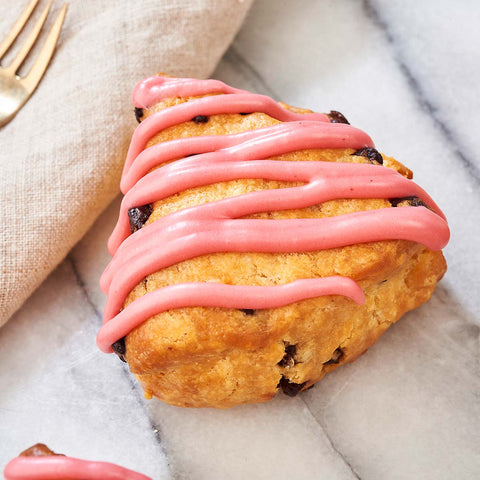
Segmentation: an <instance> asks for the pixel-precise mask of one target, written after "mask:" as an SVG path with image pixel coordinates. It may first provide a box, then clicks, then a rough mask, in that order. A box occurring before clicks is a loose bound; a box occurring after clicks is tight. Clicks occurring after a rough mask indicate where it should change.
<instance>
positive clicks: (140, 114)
mask: <svg viewBox="0 0 480 480" xmlns="http://www.w3.org/2000/svg"><path fill="white" fill-rule="evenodd" d="M134 112H135V118H136V119H137V122H138V123H140V122H141V121H142V117H143V108H138V107H135V110H134Z"/></svg>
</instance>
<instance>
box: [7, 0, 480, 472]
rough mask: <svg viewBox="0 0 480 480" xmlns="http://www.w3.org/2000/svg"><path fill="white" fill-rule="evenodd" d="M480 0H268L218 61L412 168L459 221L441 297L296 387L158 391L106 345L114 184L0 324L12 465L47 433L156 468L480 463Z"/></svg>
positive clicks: (453, 466)
mask: <svg viewBox="0 0 480 480" xmlns="http://www.w3.org/2000/svg"><path fill="white" fill-rule="evenodd" d="M474 6H475V2H474V1H473V0H466V1H465V2H461V3H459V2H456V3H454V4H452V3H451V2H447V1H446V0H441V1H439V2H437V1H434V0H426V1H424V2H420V3H419V2H416V1H415V0H405V2H381V1H378V0H347V1H344V2H332V1H329V0H315V1H310V0H298V1H297V2H289V1H287V0H257V2H256V3H255V4H254V6H253V8H252V10H251V12H250V14H249V16H248V18H247V20H246V22H245V24H244V26H243V28H242V30H241V31H240V33H239V35H238V36H237V38H236V40H235V42H234V44H233V45H232V46H231V48H230V49H229V50H228V51H227V52H226V54H225V56H224V58H223V60H222V62H221V63H220V65H219V66H218V68H217V70H216V71H215V72H214V74H213V76H214V77H215V78H218V79H220V80H222V81H225V82H226V83H230V84H232V85H234V86H236V87H239V88H245V89H249V90H252V91H255V92H257V93H263V94H267V95H270V96H273V97H274V98H277V99H279V100H282V101H285V102H287V103H290V104H292V105H297V106H303V107H307V108H312V109H315V110H317V111H323V112H326V111H329V110H332V109H333V110H340V111H341V112H342V113H344V114H345V115H346V117H347V118H348V119H349V120H350V122H351V123H352V124H353V125H355V126H358V127H360V128H362V129H363V130H365V131H367V132H368V133H369V134H370V135H371V136H372V138H373V139H374V141H375V143H376V145H377V147H378V148H379V149H380V150H381V151H383V152H385V153H386V154H389V155H393V156H395V157H396V158H397V159H398V160H400V161H402V162H403V163H405V164H406V165H407V166H409V167H411V168H412V169H413V170H414V172H415V178H416V181H417V182H418V183H419V184H420V185H421V186H422V187H424V188H425V189H426V190H427V191H428V192H429V193H430V194H431V195H432V197H433V198H434V199H435V200H436V201H438V203H439V205H440V207H441V208H442V209H443V210H444V212H445V213H446V215H447V218H448V219H449V222H450V226H451V230H452V240H451V243H450V244H449V246H448V247H447V249H446V251H445V255H446V257H447V262H448V264H449V270H448V272H447V275H446V277H445V279H444V280H443V281H442V282H441V284H440V285H439V287H438V288H437V290H436V292H435V294H434V296H433V298H432V299H431V301H430V302H429V303H428V304H426V305H424V306H422V307H421V308H420V309H418V310H416V311H413V312H410V313H408V314H407V315H405V317H404V318H403V319H402V320H400V321H399V322H398V323H397V324H395V325H394V326H393V327H391V328H390V329H389V330H388V331H387V332H386V333H385V334H384V336H383V337H382V338H381V339H380V340H379V342H378V343H377V344H376V345H375V346H374V347H372V348H371V349H370V350H369V351H368V352H367V353H366V354H365V355H363V356H362V357H361V358H359V359H358V360H357V361H356V362H355V363H353V364H349V365H345V366H343V367H342V368H339V369H337V370H336V371H335V372H333V373H332V374H329V375H327V377H326V378H325V379H324V380H322V381H321V382H320V383H319V384H317V385H316V386H315V388H313V389H311V390H309V391H307V392H305V393H304V394H302V395H300V396H298V397H296V398H293V399H290V398H287V397H285V396H283V395H278V396H277V397H276V398H275V399H274V400H273V401H271V402H269V403H266V404H259V405H245V406H240V407H236V408H233V409H229V410H226V411H217V410H212V409H203V410H189V409H179V408H176V407H172V406H169V405H166V404H164V403H162V402H160V401H157V400H150V401H146V400H145V399H144V398H143V392H142V390H141V388H140V387H139V386H138V384H137V382H136V381H135V379H134V378H133V376H132V375H131V374H130V373H129V371H128V367H127V366H126V365H125V364H123V363H122V362H121V361H120V360H119V359H118V358H116V357H115V356H114V355H105V354H102V353H100V352H99V351H98V350H97V348H96V345H95V335H96V331H97V330H98V328H99V325H100V323H101V312H102V311H103V307H104V304H105V298H104V296H103V294H102V293H101V291H100V289H99V287H98V279H99V277H100V274H101V272H102V271H103V269H104V267H105V265H106V264H107V263H108V260H109V256H108V253H107V250H106V240H107V238H108V235H109V234H110V232H111V230H112V229H113V226H114V223H115V221H116V217H117V213H118V209H119V204H120V203H119V202H120V199H117V200H116V201H115V202H113V203H112V205H110V206H109V207H108V208H107V209H106V211H105V212H104V213H103V214H102V216H101V217H100V218H99V219H98V220H97V222H96V223H95V224H94V226H93V227H92V229H91V230H90V232H89V233H88V234H87V235H86V236H85V238H84V239H83V240H82V241H81V242H80V243H79V244H78V245H77V246H76V247H75V248H74V249H73V250H72V251H71V253H70V254H69V256H68V257H67V259H66V260H65V261H64V262H63V263H62V264H61V265H60V266H59V267H58V268H57V269H56V271H55V272H54V273H53V274H52V275H51V276H50V277H49V278H48V279H47V280H46V281H45V282H44V283H43V285H42V286H41V287H40V288H39V289H38V291H37V292H35V293H34V295H33V296H32V297H31V298H30V299H29V300H28V301H27V303H26V304H25V305H24V307H23V308H22V309H21V310H20V311H19V312H18V313H17V314H16V315H15V317H14V318H12V320H11V321H10V322H9V323H8V324H7V325H6V326H5V327H4V328H2V329H1V330H0V364H1V365H2V368H1V369H0V468H3V466H4V465H5V463H6V462H7V461H8V460H9V459H11V458H12V457H13V456H15V455H16V454H18V453H19V452H20V451H21V450H23V449H24V448H26V447H28V446H30V445H31V444H33V443H35V442H37V441H43V442H45V443H47V444H48V445H49V446H50V447H51V448H53V449H54V450H56V451H58V452H63V453H67V454H69V455H72V456H77V457H80V458H82V457H83V458H90V459H97V460H105V461H112V462H115V463H119V464H121V465H123V466H125V467H127V468H132V469H135V470H138V471H140V472H142V473H144V474H146V475H150V476H151V477H152V478H153V479H154V480H164V479H165V480H166V479H176V480H182V479H195V480H203V479H205V480H207V479H208V480H216V479H225V478H228V479H233V480H235V479H244V478H255V479H272V478H277V479H280V480H281V479H287V478H288V479H290V478H295V479H298V480H303V479H305V480H307V479H308V480H310V479H312V478H328V479H333V480H337V479H338V480H351V479H362V480H376V479H379V478H381V479H389V480H390V479H395V480H407V479H411V478H421V479H432V480H433V479H435V480H439V479H440V480H441V479H452V478H461V479H462V480H463V479H466V480H469V479H474V478H478V477H479V475H480V440H479V437H478V431H479V429H480V420H479V419H480V406H479V402H478V397H479V394H480V379H479V370H478V365H479V363H478V362H479V332H480V299H479V295H478V292H479V291H480V279H479V276H478V267H479V266H480V256H479V253H478V250H477V243H478V242H477V239H478V238H479V237H480V222H478V213H476V212H477V208H478V204H479V201H480V191H479V188H478V183H479V178H480V177H479V169H480V160H479V157H478V155H477V154H476V152H477V151H478V146H477V143H478V141H477V138H478V128H479V126H480V122H479V118H480V117H479V115H478V113H477V112H478V111H480V108H476V107H477V106H478V104H479V99H480V95H479V93H480V92H479V88H480V87H478V85H476V84H474V83H473V82H467V81H463V79H462V75H461V72H465V74H468V78H469V79H473V78H475V76H476V77H477V78H478V75H479V74H480V63H479V62H478V61H476V62H475V56H474V55H475V52H474V50H475V49H474V48H473V47H472V46H474V45H478V42H479V41H480V38H479V33H478V30H477V28H476V26H477V25H478V17H479V11H478V8H477V10H475V9H474ZM451 18H452V19H454V21H455V22H457V23H456V24H454V25H453V24H452V23H451V22H452V20H451ZM457 31H460V32H461V35H455V32H457ZM452 32H453V33H452ZM454 35H455V41H454V42H453V41H451V38H453V37H452V36H454ZM447 39H449V41H447ZM477 60H478V57H477ZM155 68H156V69H157V70H162V68H161V65H159V66H155ZM293 80H295V82H293ZM132 87H133V85H132ZM126 96H128V95H126ZM125 112H126V114H131V107H130V106H129V105H126V106H125ZM464 118H467V119H468V121H466V122H464V121H463V119H464ZM131 119H132V122H131V128H132V131H133V128H134V127H135V125H136V122H135V119H134V116H133V114H132V115H131Z"/></svg>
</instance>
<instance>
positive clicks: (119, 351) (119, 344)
mask: <svg viewBox="0 0 480 480" xmlns="http://www.w3.org/2000/svg"><path fill="white" fill-rule="evenodd" d="M112 350H113V352H114V353H115V354H116V355H118V358H119V359H120V360H121V361H122V362H125V363H127V361H126V360H125V353H126V352H127V349H126V347H125V337H123V338H121V339H120V340H117V341H116V342H115V343H114V344H113V345H112Z"/></svg>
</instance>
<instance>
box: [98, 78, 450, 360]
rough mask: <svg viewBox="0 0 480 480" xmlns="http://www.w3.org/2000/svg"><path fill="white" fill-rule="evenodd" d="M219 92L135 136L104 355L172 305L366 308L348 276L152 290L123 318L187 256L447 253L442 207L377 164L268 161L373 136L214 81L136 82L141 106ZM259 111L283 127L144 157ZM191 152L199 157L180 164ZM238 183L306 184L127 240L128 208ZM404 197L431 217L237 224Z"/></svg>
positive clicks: (163, 114)
mask: <svg viewBox="0 0 480 480" xmlns="http://www.w3.org/2000/svg"><path fill="white" fill-rule="evenodd" d="M211 92H216V93H222V94H223V95H214V96H208V97H204V98H200V99H195V100H190V101H189V102H187V103H183V104H180V105H176V106H173V107H170V108H167V109H165V110H162V111H160V112H158V113H155V114H153V115H151V116H149V117H147V118H146V119H145V120H144V121H143V122H142V123H141V124H140V125H139V126H138V128H137V130H136V131H135V133H134V135H133V139H132V143H131V145H130V149H129V152H128V155H127V160H126V163H125V167H124V172H123V176H122V184H121V185H122V191H123V192H124V193H125V198H124V199H123V202H122V206H121V208H120V215H119V220H118V223H117V225H116V227H115V229H114V231H113V233H112V235H111V238H110V240H109V250H110V252H111V253H112V255H113V259H112V261H111V263H110V265H109V266H108V267H107V269H106V270H105V272H104V274H103V275H102V278H101V281H100V285H101V288H102V290H103V291H104V292H106V293H108V298H107V304H106V307H105V312H104V325H103V327H102V328H101V330H100V332H99V335H98V337H97V343H98V345H99V347H100V349H101V350H103V351H105V352H111V351H112V350H111V344H112V343H114V342H115V341H116V340H118V339H119V338H121V337H123V336H124V335H126V334H127V333H128V332H129V331H131V330H132V329H133V328H135V327H136V326H138V325H140V324H141V323H142V322H143V321H145V320H147V319H148V318H149V317H151V316H153V315H155V314H157V313H160V312H162V311H165V310H168V309H172V308H179V307H186V306H215V307H224V308H254V309H258V308H274V307H278V306H282V305H286V304H288V303H292V302H296V301H300V300H303V299H307V298H312V297H314V296H320V295H344V296H347V297H349V298H351V299H352V300H354V301H356V302H357V303H362V302H363V300H364V297H363V296H360V295H359V292H358V289H359V288H360V287H358V285H356V284H355V282H353V280H350V279H345V278H342V277H327V278H316V279H306V280H298V281H296V282H292V283H290V284H287V285H277V286H272V287H260V286H243V285H236V286H235V285H223V284H219V283H192V284H179V285H174V286H170V287H164V288H161V289H158V290H156V291H154V292H150V293H147V294H146V295H144V296H142V297H141V298H139V299H137V300H135V301H134V302H133V303H132V304H131V305H129V306H128V307H127V308H125V309H124V310H123V311H121V309H122V306H123V303H124V301H125V298H126V296H127V295H128V293H129V292H130V291H131V290H132V289H133V288H134V287H135V285H136V284H137V283H138V282H139V281H141V280H142V279H143V278H144V277H145V276H147V275H149V274H151V273H154V272H155V271H158V270H160V269H162V268H166V267H169V266H171V265H174V264H176V263H179V262H182V261H184V260H187V259H191V258H194V257H198V256H200V255H205V254H209V253H219V252H252V251H254V252H304V251H315V250H322V249H328V248H336V247H342V246H346V245H352V244H356V243H363V242H371V241H380V240H393V239H402V240H411V241H415V242H418V243H421V244H423V245H425V246H426V247H428V248H430V249H431V250H440V249H441V248H443V247H444V246H445V245H446V243H447V242H448V239H449V229H448V225H447V223H446V220H445V217H444V215H443V213H442V212H441V211H440V209H439V208H438V206H437V205H436V204H435V203H434V202H433V200H432V199H431V198H430V197H429V196H428V194H427V193H426V192H424V191H423V190H422V189H421V188H420V187H419V186H418V185H416V184H415V183H414V182H412V181H411V180H408V179H406V178H404V177H403V176H401V175H400V174H399V173H397V172H395V171H394V170H392V169H388V168H385V167H383V166H380V165H369V164H355V163H335V162H305V161H280V160H266V159H267V158H269V157H273V156H276V155H281V154H284V153H288V152H292V151H297V150H304V149H311V148H352V149H359V148H362V147H373V142H372V141H371V139H370V137H368V135H366V134H365V133H363V132H362V131H360V130H358V129H355V128H353V127H351V126H350V125H345V124H330V123H328V117H327V116H325V115H323V114H294V113H292V112H289V111H288V110H286V109H284V108H282V107H280V106H279V105H278V104H276V103H275V102H274V101H273V100H271V99H270V98H268V97H264V96H262V95H254V94H250V93H248V92H245V91H241V90H237V89H232V88H231V87H228V86H226V85H225V84H223V83H221V82H218V81H213V80H203V81H201V80H193V79H170V78H164V77H152V78H151V79H147V80H145V81H143V82H140V83H139V84H138V85H137V87H136V88H135V90H134V94H133V100H134V104H135V105H136V106H138V107H143V108H148V106H151V105H153V104H155V103H156V102H158V101H160V100H162V99H163V98H167V97H172V96H182V97H185V96H198V95H204V94H207V93H211ZM254 111H257V112H264V113H267V114H268V115H270V116H272V117H274V118H276V119H278V120H280V121H282V122H287V123H281V124H277V125H274V126H273V127H267V128H262V129H258V130H254V131H249V132H244V133H240V134H236V135H225V136H210V137H190V138H185V139H178V140H173V141H168V142H163V143H161V144H157V145H154V146H151V147H148V148H146V149H145V147H146V145H147V142H148V141H149V139H150V138H152V137H153V136H154V135H156V134H157V133H159V132H160V131H162V130H163V129H165V128H168V127H170V126H173V125H177V124H179V123H183V122H186V121H189V120H191V119H192V118H193V117H195V116H197V115H215V114H220V113H240V112H254ZM191 154H196V155H194V156H193V157H189V158H181V157H185V156H187V155H191ZM178 158H180V160H177V161H175V162H174V163H170V164H168V165H164V166H162V168H160V169H156V170H154V171H152V172H150V173H147V172H148V171H149V170H150V169H152V168H154V167H156V166H158V165H161V164H162V163H164V162H168V161H171V160H175V159H178ZM242 178H262V179H268V180H278V181H286V182H302V183H304V184H303V185H302V186H297V187H289V188H283V189H275V190H265V191H256V192H252V193H247V194H243V195H240V196H236V197H231V198H227V199H223V200H219V201H215V202H210V203H206V204H202V205H197V206H194V207H190V208H185V209H183V210H180V211H177V212H175V213H172V214H170V215H167V216H165V217H162V218H160V219H158V220H157V221H155V222H153V223H152V224H150V225H146V226H144V227H143V228H142V229H141V230H139V231H137V232H135V233H134V234H133V235H130V234H129V223H128V217H127V212H128V209H129V208H132V207H138V206H142V205H146V204H149V203H152V202H154V201H157V200H161V199H164V198H166V197H169V196H171V195H174V194H176V193H180V192H182V191H184V190H186V189H189V188H195V187H199V186H204V185H209V184H214V183H217V182H222V181H229V180H235V179H242ZM406 196H417V197H419V198H420V199H421V200H423V201H424V202H425V203H426V204H427V205H428V206H429V207H430V208H431V209H432V210H433V211H431V210H429V209H427V208H425V207H401V208H384V209H379V210H368V211H363V212H355V213H349V214H346V215H340V216H336V217H328V218H313V219H285V220H263V219H244V218H240V217H244V216H246V215H251V214H254V213H260V212H267V211H276V210H286V209H294V208H305V207H308V206H313V205H317V204H321V203H323V202H326V201H328V200H333V199H339V198H345V199H348V198H386V199H388V198H395V197H406ZM304 282H307V283H304ZM307 287H308V288H307ZM287 292H288V295H287ZM362 295H363V294H362Z"/></svg>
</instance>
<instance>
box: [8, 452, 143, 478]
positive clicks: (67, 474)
mask: <svg viewBox="0 0 480 480" xmlns="http://www.w3.org/2000/svg"><path fill="white" fill-rule="evenodd" d="M4 476H5V480H57V479H66V478H68V479H69V480H70V479H71V480H77V479H78V480H152V479H151V478H150V477H147V476H146V475H142V474H141V473H137V472H134V471H133V470H128V469H127V468H123V467H120V466H118V465H114V464H113V463H107V462H91V461H87V460H80V459H78V458H72V457H65V456H63V455H54V456H44V457H17V458H14V459H13V460H11V461H10V462H9V463H8V465H7V466H6V467H5V470H4Z"/></svg>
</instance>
